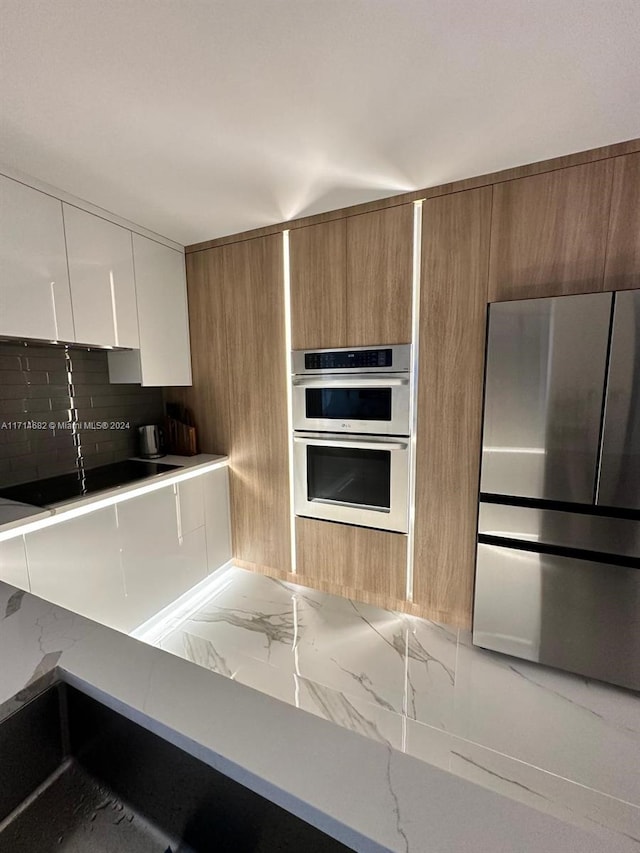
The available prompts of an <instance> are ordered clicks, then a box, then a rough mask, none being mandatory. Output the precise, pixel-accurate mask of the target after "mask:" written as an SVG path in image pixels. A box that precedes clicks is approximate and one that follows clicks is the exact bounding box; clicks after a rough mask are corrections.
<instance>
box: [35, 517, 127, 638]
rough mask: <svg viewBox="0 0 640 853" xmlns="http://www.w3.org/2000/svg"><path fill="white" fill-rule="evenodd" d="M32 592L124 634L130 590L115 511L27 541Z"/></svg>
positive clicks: (49, 529) (38, 532)
mask: <svg viewBox="0 0 640 853" xmlns="http://www.w3.org/2000/svg"><path fill="white" fill-rule="evenodd" d="M25 545H26V552H27V563H28V566H29V576H30V578H31V592H32V593H33V594H34V595H39V596H41V597H42V598H46V599H47V600H49V601H53V602H54V603H55V604H59V605H61V606H62V607H67V608H68V609H69V610H73V611H74V612H75V613H80V614H82V616H88V617H89V619H95V620H96V621H97V622H101V623H103V624H105V625H111V626H112V627H114V628H119V629H121V630H123V629H124V627H125V625H124V619H123V617H124V614H125V603H126V602H125V591H124V582H123V575H122V567H121V563H120V548H119V542H118V528H117V525H116V513H115V507H113V506H111V507H107V508H106V509H99V510H96V511H95V512H91V513H88V514H87V515H82V516H79V517H78V518H73V519H71V520H70V521H63V522H61V523H60V524H54V525H52V526H51V527H45V528H43V529H42V530H36V531H34V532H33V533H28V534H27V535H26V536H25Z"/></svg>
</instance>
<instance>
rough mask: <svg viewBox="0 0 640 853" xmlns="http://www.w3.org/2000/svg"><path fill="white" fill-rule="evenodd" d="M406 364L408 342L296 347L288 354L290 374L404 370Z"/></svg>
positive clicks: (406, 368) (408, 349)
mask: <svg viewBox="0 0 640 853" xmlns="http://www.w3.org/2000/svg"><path fill="white" fill-rule="evenodd" d="M410 363H411V345H410V344H387V345H386V346H385V345H384V344H379V345H378V346H368V347H367V346H365V347H345V348H344V349H337V348H336V349H313V350H301V349H299V350H294V351H293V352H292V353H291V368H292V373H293V374H294V375H297V376H302V375H304V374H316V375H317V374H320V373H351V374H354V375H355V374H356V373H408V372H409V369H410Z"/></svg>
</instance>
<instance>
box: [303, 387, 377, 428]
mask: <svg viewBox="0 0 640 853" xmlns="http://www.w3.org/2000/svg"><path fill="white" fill-rule="evenodd" d="M306 403H307V417H308V418H331V419H336V420H349V419H352V420H360V421H390V420H391V388H307V389H306Z"/></svg>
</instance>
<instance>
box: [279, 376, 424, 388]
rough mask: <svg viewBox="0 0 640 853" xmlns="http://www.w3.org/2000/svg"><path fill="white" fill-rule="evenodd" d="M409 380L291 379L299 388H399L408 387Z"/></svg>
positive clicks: (296, 377) (393, 378) (374, 378)
mask: <svg viewBox="0 0 640 853" xmlns="http://www.w3.org/2000/svg"><path fill="white" fill-rule="evenodd" d="M408 384H409V380H408V379H406V378H405V377H403V376H402V377H398V376H393V377H387V378H386V379H385V378H383V377H378V376H376V377H371V378H370V377H368V376H363V377H362V378H360V379H355V378H354V377H353V376H349V377H346V378H345V379H317V378H313V379H307V378H306V377H304V376H303V377H298V376H294V377H293V385H294V386H295V387H299V388H399V387H401V386H402V385H408Z"/></svg>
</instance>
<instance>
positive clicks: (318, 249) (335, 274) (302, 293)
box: [289, 219, 349, 349]
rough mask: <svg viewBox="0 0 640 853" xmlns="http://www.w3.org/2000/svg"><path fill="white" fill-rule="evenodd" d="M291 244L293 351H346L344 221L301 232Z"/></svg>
mask: <svg viewBox="0 0 640 853" xmlns="http://www.w3.org/2000/svg"><path fill="white" fill-rule="evenodd" d="M289 240H290V245H289V263H290V275H291V345H292V347H293V349H305V348H306V349H323V348H326V347H346V346H348V345H349V344H348V342H347V277H346V276H347V226H346V223H345V220H344V219H338V220H336V221H335V222H324V223H319V224H318V225H310V226H309V227H308V228H299V229H297V230H296V231H292V232H291V234H290V235H289Z"/></svg>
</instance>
